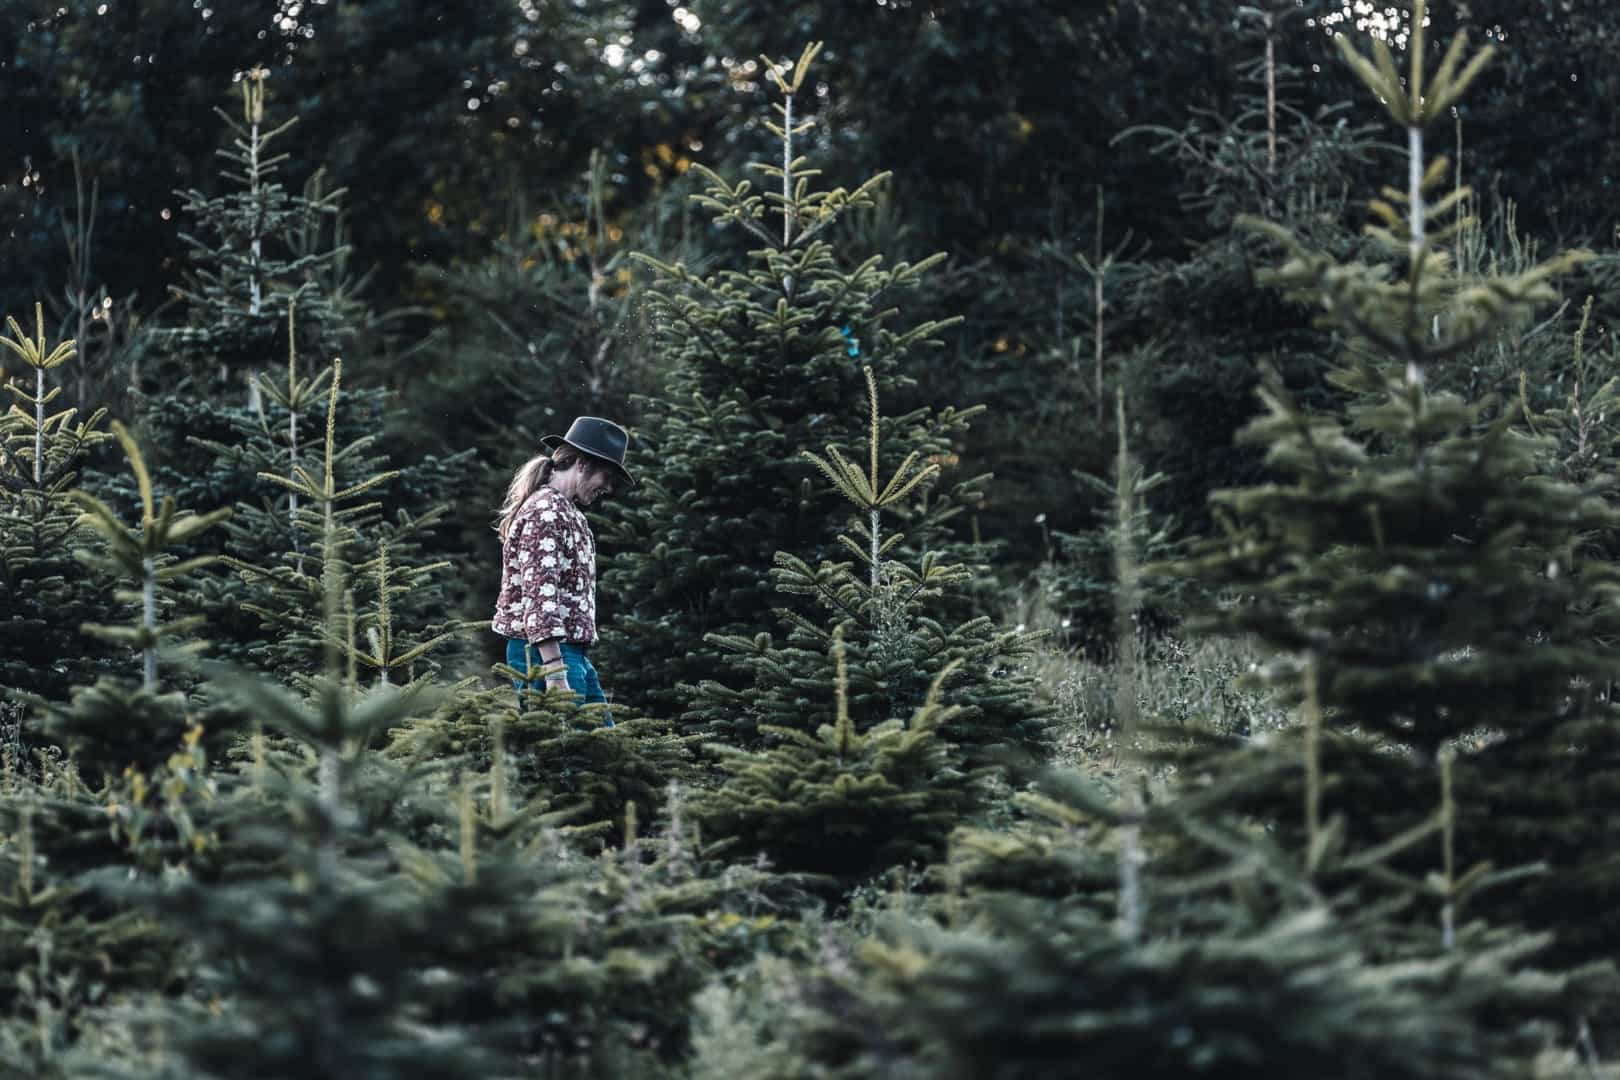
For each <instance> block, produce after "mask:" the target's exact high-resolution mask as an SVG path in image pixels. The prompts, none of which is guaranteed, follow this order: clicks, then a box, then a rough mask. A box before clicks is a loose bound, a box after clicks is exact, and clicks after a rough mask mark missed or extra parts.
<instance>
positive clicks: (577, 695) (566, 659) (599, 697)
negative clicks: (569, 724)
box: [506, 638, 613, 727]
mask: <svg viewBox="0 0 1620 1080" xmlns="http://www.w3.org/2000/svg"><path fill="white" fill-rule="evenodd" d="M561 644H562V658H563V664H564V665H566V667H567V668H568V689H570V690H572V691H573V692H574V703H575V704H577V705H589V704H591V703H593V702H602V703H604V704H605V703H606V702H607V695H606V694H604V693H602V681H601V680H600V679H598V678H597V677H596V668H595V666H594V665H592V664H591V658H590V657H588V656H586V655H585V649H584V647H583V646H580V645H575V644H574V643H573V642H571V641H564V642H562V643H561ZM531 660H532V661H533V666H535V667H542V666H544V665H543V664H542V663H541V660H540V650H539V649H538V648H537V647H536V646H533V645H530V644H529V643H528V642H527V641H519V640H518V639H517V638H507V639H506V666H507V667H509V668H513V669H515V670H517V671H521V672H523V673H524V674H525V675H527V674H528V673H529V668H530V666H531V665H530V661H531ZM512 685H513V686H515V687H516V688H517V690H518V693H519V694H520V695H521V694H522V693H523V689H524V687H525V686H526V685H529V686H532V685H535V684H534V683H533V682H530V681H527V680H524V681H519V680H517V679H513V680H512ZM602 721H603V725H604V726H606V727H612V726H613V714H612V712H610V711H607V710H603V712H602Z"/></svg>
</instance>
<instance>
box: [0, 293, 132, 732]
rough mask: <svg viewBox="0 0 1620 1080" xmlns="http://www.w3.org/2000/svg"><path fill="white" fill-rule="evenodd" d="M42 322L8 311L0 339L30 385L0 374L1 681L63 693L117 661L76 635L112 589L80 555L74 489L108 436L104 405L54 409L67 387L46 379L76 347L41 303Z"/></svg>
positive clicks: (85, 530) (15, 687) (100, 612)
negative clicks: (51, 324)
mask: <svg viewBox="0 0 1620 1080" xmlns="http://www.w3.org/2000/svg"><path fill="white" fill-rule="evenodd" d="M35 322H36V329H35V332H34V333H33V334H32V335H30V334H25V333H24V332H23V330H22V328H21V326H19V325H18V323H17V321H16V319H15V318H14V317H8V318H7V325H8V327H9V330H10V334H9V336H6V337H0V345H3V346H4V349H3V350H0V358H6V357H8V356H10V357H15V358H16V359H19V360H21V361H22V364H23V367H24V368H25V370H26V371H27V374H28V376H29V380H28V382H29V383H31V385H28V384H19V383H18V382H14V381H13V380H12V379H10V378H3V377H0V382H3V384H4V386H5V389H6V390H7V391H9V392H10V395H11V397H12V399H13V400H12V403H11V405H10V406H9V407H8V408H7V409H6V411H5V412H4V413H0V575H3V577H0V583H3V584H4V586H5V594H6V609H5V613H4V614H3V615H0V689H5V690H6V691H8V696H9V694H14V693H16V692H18V691H27V692H29V693H33V694H36V695H39V696H41V697H47V698H52V699H55V700H61V699H63V698H65V697H66V696H67V692H68V690H69V689H71V688H72V687H74V686H79V685H84V684H86V683H89V682H92V681H94V679H95V678H96V676H97V675H99V674H101V673H102V672H105V671H108V670H110V669H111V667H112V663H111V662H110V660H108V659H107V658H103V657H101V656H98V655H96V654H94V653H87V651H86V650H85V649H84V648H83V645H82V638H81V636H80V634H79V626H80V624H82V623H86V622H93V621H95V620H98V619H101V618H103V617H104V615H105V612H106V610H107V608H108V607H109V606H111V604H112V599H113V597H112V588H111V583H110V582H109V581H107V580H106V579H105V578H95V577H87V576H86V575H85V574H84V573H83V571H82V570H81V568H80V567H79V565H78V563H77V562H76V561H75V559H74V557H73V556H74V550H75V549H76V548H78V547H79V546H81V545H89V544H91V543H93V541H94V534H93V533H92V532H91V530H90V529H89V527H88V525H87V523H85V522H84V521H82V520H81V515H80V512H79V510H78V508H77V507H75V506H74V505H73V504H72V503H71V502H70V501H69V500H68V497H67V495H68V492H69V491H70V490H71V489H72V488H73V486H74V485H75V484H76V483H77V482H78V480H79V475H80V471H81V470H82V468H83V466H84V463H85V460H86V458H87V457H88V455H89V453H90V451H91V449H92V448H93V447H94V446H95V445H96V444H97V443H98V442H100V441H101V440H103V439H105V438H107V435H106V433H105V432H103V431H101V430H100V428H101V423H102V421H103V420H104V419H105V417H106V410H104V409H98V410H96V411H94V412H92V413H91V414H90V415H89V416H87V417H80V415H79V410H78V409H75V408H66V409H59V410H57V411H55V412H50V411H48V409H49V408H50V406H51V403H52V402H53V401H55V400H56V398H57V397H58V396H59V395H60V394H61V393H62V387H61V385H60V384H57V385H54V386H50V385H48V383H47V376H46V373H47V372H51V371H58V370H59V369H60V368H61V367H62V366H63V365H64V364H66V363H67V362H68V361H69V360H71V359H73V356H74V352H75V346H74V343H73V342H72V341H64V342H60V343H58V344H57V345H55V346H54V347H53V346H50V345H49V343H48V342H47V340H46V337H45V313H44V309H43V307H42V306H40V305H36V306H35ZM3 371H4V369H3V368H0V373H3ZM7 722H14V721H12V720H11V719H9V718H8V720H7Z"/></svg>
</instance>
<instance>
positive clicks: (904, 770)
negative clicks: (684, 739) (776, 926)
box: [688, 368, 1044, 888]
mask: <svg viewBox="0 0 1620 1080" xmlns="http://www.w3.org/2000/svg"><path fill="white" fill-rule="evenodd" d="M865 374H866V379H867V392H868V403H869V407H870V408H869V425H868V446H869V448H870V451H869V455H868V460H867V461H866V462H864V463H862V465H857V464H855V463H854V462H851V461H850V460H849V459H848V458H846V457H845V456H844V455H843V454H841V453H840V452H839V450H838V449H837V447H836V446H829V447H827V448H826V456H825V457H819V456H817V455H814V454H809V453H808V452H807V453H806V457H807V458H809V459H810V460H811V461H812V462H813V463H814V464H815V465H816V466H817V468H818V469H819V470H820V471H821V472H822V474H823V475H824V476H826V477H827V479H829V480H830V481H832V483H833V486H834V488H835V489H836V490H837V491H838V492H839V493H840V494H842V495H843V496H844V497H845V498H846V499H848V500H849V501H850V502H851V503H853V504H854V506H855V507H856V509H857V510H858V511H859V512H860V514H859V517H858V519H857V527H856V529H855V530H853V531H854V532H855V534H856V537H858V538H859V539H858V540H857V539H856V538H852V537H850V536H848V535H843V536H840V538H839V539H840V542H841V543H842V545H843V546H844V548H845V549H846V550H847V551H850V552H852V553H853V554H854V555H855V556H856V557H857V559H858V560H859V562H860V563H861V564H864V565H863V566H862V572H860V573H857V572H855V571H854V570H853V569H852V564H850V563H848V562H841V563H834V562H830V561H824V562H823V563H822V564H821V565H820V566H819V567H816V568H812V567H811V566H809V565H808V564H807V563H806V562H804V560H802V559H799V558H797V557H794V556H792V555H790V554H788V553H785V552H778V553H777V557H776V569H775V572H774V576H775V578H776V581H777V586H778V588H779V589H780V590H781V591H782V592H785V593H788V594H790V595H792V594H800V595H807V596H810V597H813V598H814V599H815V601H816V603H817V605H818V606H819V607H821V608H823V609H824V611H825V617H826V618H828V619H829V620H830V626H829V625H822V624H818V623H817V622H815V621H814V620H812V619H810V618H807V617H805V616H803V615H799V614H796V613H794V612H791V611H786V610H779V612H778V615H779V617H781V618H782V619H783V620H785V621H786V622H787V623H788V625H789V633H788V636H787V640H786V642H785V643H784V644H782V645H780V646H779V645H776V644H774V643H773V642H772V641H771V640H770V638H769V636H768V635H759V636H758V637H754V638H747V637H742V636H740V635H731V636H727V635H712V636H711V638H710V640H711V642H712V643H713V644H715V645H717V646H720V647H723V648H725V649H727V650H728V651H731V652H733V653H736V654H737V655H739V656H740V657H741V658H742V659H741V666H742V667H743V669H744V670H745V671H747V672H748V673H749V674H751V676H752V680H751V684H749V685H746V686H745V687H744V688H743V689H731V688H728V687H726V686H724V685H723V684H721V683H719V682H716V681H713V680H710V681H706V682H704V683H703V684H701V685H700V686H699V687H698V688H697V693H698V703H697V707H695V708H694V709H692V710H690V711H689V713H688V718H689V719H701V720H702V721H703V722H704V723H705V725H706V728H707V730H708V731H709V732H711V733H712V734H713V735H714V736H716V737H718V738H720V739H723V740H725V744H726V745H725V746H724V747H723V748H722V749H721V750H720V753H721V755H722V756H721V759H720V760H721V765H722V767H723V768H724V770H725V771H726V772H727V773H728V774H729V775H728V776H727V778H726V780H725V781H724V782H722V784H721V785H720V786H719V787H718V788H717V789H716V790H715V791H713V792H712V793H710V794H709V795H708V796H706V797H705V798H703V799H700V800H699V802H698V805H697V812H698V818H699V820H700V822H702V823H703V824H704V826H705V828H706V830H707V835H708V836H709V838H710V839H711V840H721V839H724V840H727V841H732V842H734V843H735V844H736V845H737V847H738V848H739V849H740V851H741V852H747V853H752V852H763V853H765V854H766V855H767V856H768V857H769V858H770V859H771V860H772V862H773V863H774V864H775V865H776V866H778V867H779V868H781V869H784V870H794V871H809V872H814V873H820V874H825V875H829V876H830V877H832V878H833V879H834V880H835V881H836V883H837V884H838V885H840V886H842V887H844V888H847V887H849V886H851V885H853V884H856V883H858V882H860V881H861V880H863V879H865V878H867V877H870V876H871V875H873V874H874V873H876V872H878V871H881V870H884V869H887V868H888V867H890V866H893V865H896V864H903V863H906V862H913V861H915V862H928V861H931V860H932V859H933V858H934V857H936V856H937V855H938V854H939V853H940V851H941V850H942V844H943V841H944V838H945V836H946V835H947V834H948V832H949V830H950V828H951V827H953V826H954V824H955V823H956V822H958V821H959V820H961V819H962V818H964V817H967V816H970V815H972V814H974V813H976V812H978V811H980V810H982V808H983V807H984V806H985V804H986V801H987V796H988V793H989V787H988V782H989V780H990V777H991V776H992V775H993V774H994V773H995V772H997V771H998V769H999V768H1001V767H1005V766H1008V765H1012V766H1015V767H1016V766H1019V765H1020V764H1022V763H1023V762H1025V761H1027V760H1028V759H1029V758H1032V757H1034V756H1036V755H1037V754H1039V752H1040V749H1041V733H1042V727H1043V723H1044V717H1043V716H1042V714H1041V712H1040V709H1039V708H1038V706H1037V705H1036V703H1035V701H1034V699H1033V696H1032V694H1031V686H1030V682H1029V680H1028V678H1027V676H1024V675H1022V674H1020V673H1018V672H1017V670H1016V668H1015V667H1014V665H1015V664H1016V663H1017V661H1018V659H1019V658H1020V657H1022V656H1023V655H1025V654H1026V653H1027V651H1028V649H1029V645H1030V638H1029V636H1028V635H1023V634H1019V633H1016V632H1012V633H997V632H996V631H995V630H994V629H993V628H992V626H991V624H990V621H989V620H988V619H986V618H983V617H981V618H978V619H974V620H970V621H969V622H966V623H963V624H960V625H956V626H952V625H950V624H949V623H948V622H945V621H943V619H942V618H940V617H939V614H938V613H939V609H940V608H941V606H942V604H943V601H944V598H945V596H946V595H947V593H948V592H949V590H951V589H952V588H953V587H960V585H961V584H962V583H963V582H964V581H965V580H966V579H967V577H968V575H969V572H968V570H967V569H966V568H965V567H963V566H960V565H951V564H947V563H945V562H944V561H943V560H942V559H941V558H939V555H938V553H937V552H930V553H928V554H927V555H924V556H923V558H922V560H921V562H920V563H919V565H917V566H916V567H910V566H907V565H905V564H904V563H903V562H901V561H899V560H898V559H895V558H892V557H886V556H889V555H890V554H891V553H892V552H895V551H898V550H900V549H901V546H902V545H903V542H904V539H905V538H904V535H903V534H902V533H900V532H898V531H886V528H887V524H886V522H885V521H884V513H885V512H888V513H895V512H896V511H897V510H898V508H899V507H900V506H901V505H903V502H904V500H906V499H907V498H908V497H915V495H916V493H917V492H918V491H920V490H922V488H923V487H924V486H925V485H926V484H927V483H928V482H930V481H932V480H933V479H934V478H935V474H937V472H938V466H937V465H934V464H927V465H921V464H920V463H919V460H918V455H917V454H916V453H913V454H911V455H909V456H908V457H907V458H906V459H905V460H904V461H902V462H901V463H900V465H899V466H898V467H897V468H895V469H894V470H893V471H892V472H890V473H887V474H885V473H884V471H883V470H882V469H881V468H880V461H879V456H878V451H877V449H876V448H877V446H878V445H879V442H880V438H879V432H880V429H881V427H882V417H881V414H880V411H879V408H878V393H877V382H876V377H875V375H874V374H873V371H872V369H871V368H867V369H865ZM863 465H864V466H865V467H864V468H863ZM897 516H898V515H897ZM829 694H830V696H831V700H830V701H828V700H827V696H828V695H829Z"/></svg>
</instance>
